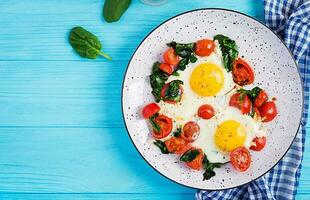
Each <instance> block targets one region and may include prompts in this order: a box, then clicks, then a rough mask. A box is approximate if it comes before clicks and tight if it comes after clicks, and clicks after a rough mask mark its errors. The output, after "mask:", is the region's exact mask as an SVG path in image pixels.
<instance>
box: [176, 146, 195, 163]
mask: <svg viewBox="0 0 310 200" xmlns="http://www.w3.org/2000/svg"><path fill="white" fill-rule="evenodd" d="M198 155H199V151H198V150H197V149H191V150H188V151H187V152H185V153H184V154H183V155H182V156H181V157H180V160H181V161H183V162H191V161H193V160H194V159H195V158H196V157H197V156H198Z"/></svg>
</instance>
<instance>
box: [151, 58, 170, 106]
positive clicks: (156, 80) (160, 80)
mask: <svg viewBox="0 0 310 200" xmlns="http://www.w3.org/2000/svg"><path fill="white" fill-rule="evenodd" d="M159 65H160V63H159V62H156V63H154V65H153V69H152V74H151V75H150V83H151V87H152V94H153V95H154V97H155V101H156V102H159V101H160V99H161V94H160V93H161V89H162V87H163V86H164V84H165V81H167V79H168V75H167V74H166V73H164V72H162V71H161V70H160V69H159Z"/></svg>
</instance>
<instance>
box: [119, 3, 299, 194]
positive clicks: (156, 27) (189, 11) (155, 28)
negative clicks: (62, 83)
mask: <svg viewBox="0 0 310 200" xmlns="http://www.w3.org/2000/svg"><path fill="white" fill-rule="evenodd" d="M200 10H216V11H227V12H231V13H236V14H240V15H243V16H245V17H248V18H250V19H252V20H254V21H256V22H258V23H259V24H261V25H263V26H264V27H266V28H267V29H269V30H270V31H271V32H272V33H273V34H274V35H275V36H276V37H277V38H278V39H279V40H280V41H281V43H282V44H283V45H284V46H285V47H286V49H287V51H288V52H289V54H290V55H291V58H292V59H293V61H294V64H295V67H296V69H297V72H298V76H299V79H300V83H301V88H302V91H301V93H302V105H301V106H302V108H301V113H300V117H299V123H298V128H297V130H296V133H295V135H294V139H293V140H292V142H291V144H290V145H289V148H287V150H286V151H285V153H284V154H283V156H282V157H281V158H280V159H278V161H277V162H276V163H275V164H274V165H273V166H272V167H271V168H270V169H269V170H267V171H266V172H264V173H263V174H262V175H260V176H258V177H257V178H255V179H253V180H250V181H248V182H246V183H242V184H239V185H236V186H233V187H227V188H220V189H205V188H200V187H192V186H189V185H186V184H183V183H180V182H178V181H176V180H173V179H172V178H170V177H168V176H166V175H164V174H163V173H161V172H160V171H159V170H158V169H156V168H155V167H153V166H152V165H151V163H150V162H149V161H148V160H146V158H145V157H144V156H143V155H142V153H141V152H140V151H139V149H138V148H137V146H136V144H135V143H134V141H133V139H132V136H131V135H130V133H129V130H128V127H127V124H126V118H125V113H124V100H123V99H124V86H125V80H126V76H127V72H128V69H129V66H130V64H131V62H132V59H133V57H134V55H135V54H136V52H137V50H138V49H139V48H140V46H141V45H142V44H143V42H144V41H145V40H146V39H147V38H148V37H149V35H151V34H152V33H153V32H154V31H155V30H157V29H158V28H159V27H161V26H162V25H164V24H165V23H166V22H168V21H170V20H172V19H174V18H176V17H179V16H181V15H184V14H188V13H192V12H196V11H200ZM303 88H304V84H303V80H302V77H301V74H300V71H299V68H298V64H297V62H296V60H295V58H294V55H293V53H292V52H291V50H290V49H289V48H288V47H287V46H286V45H285V43H284V41H283V39H282V38H281V37H280V36H279V35H277V34H276V33H275V32H274V31H273V30H272V29H271V28H270V27H268V26H267V25H266V24H264V23H263V22H261V21H259V20H258V19H256V18H254V17H252V16H250V15H248V14H245V13H242V12H239V11H236V10H232V9H226V8H213V7H212V8H198V9H192V10H188V11H185V12H181V13H179V14H177V15H174V16H172V17H169V18H168V19H166V20H164V21H163V22H161V23H160V24H158V25H157V26H155V27H154V28H153V29H152V30H151V31H150V32H148V34H147V35H145V36H144V38H143V39H142V40H141V42H140V43H139V45H138V46H137V47H136V48H135V50H134V52H133V53H132V55H131V57H130V59H129V61H128V64H127V66H126V70H125V73H124V75H123V81H122V93H121V110H122V118H123V122H124V125H125V129H126V132H127V134H128V136H129V138H130V140H131V143H132V144H133V146H134V147H135V149H136V150H137V152H138V153H139V154H140V156H141V157H142V158H143V160H144V161H145V162H146V163H147V164H148V165H149V166H150V167H151V168H153V170H155V171H156V172H157V173H159V174H160V175H161V176H163V177H165V178H166V179H168V180H170V181H172V182H174V183H177V184H178V185H181V186H185V187H187V188H191V189H198V190H206V191H221V190H228V189H233V188H237V187H241V186H244V185H246V184H249V183H251V182H254V181H256V180H258V179H259V178H261V177H263V176H264V175H266V174H267V173H268V172H269V171H271V170H272V169H273V168H274V167H275V166H276V165H277V164H278V163H279V162H280V161H281V160H282V159H283V158H284V156H285V155H286V154H287V152H288V151H289V150H290V149H291V147H292V144H293V143H294V141H295V139H296V136H297V134H298V131H299V129H300V126H301V125H302V119H303V113H304V89H303Z"/></svg>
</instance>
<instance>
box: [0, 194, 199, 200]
mask: <svg viewBox="0 0 310 200" xmlns="http://www.w3.org/2000/svg"><path fill="white" fill-rule="evenodd" d="M0 198H1V199H6V200H25V199H31V200H38V199H40V200H50V199H53V200H63V199H68V200H70V199H72V200H103V199H109V200H119V199H127V200H141V199H143V200H171V199H175V200H188V199H194V194H193V193H190V194H188V193H185V194H179V193H177V194H160V193H159V194H131V193H130V194H126V193H125V194H108V193H106V194H87V193H86V194H0Z"/></svg>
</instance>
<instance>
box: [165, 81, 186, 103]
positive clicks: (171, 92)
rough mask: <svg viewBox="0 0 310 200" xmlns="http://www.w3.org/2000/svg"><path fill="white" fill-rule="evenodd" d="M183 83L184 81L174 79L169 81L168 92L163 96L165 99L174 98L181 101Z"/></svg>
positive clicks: (173, 99)
mask: <svg viewBox="0 0 310 200" xmlns="http://www.w3.org/2000/svg"><path fill="white" fill-rule="evenodd" d="M181 84H183V81H180V80H173V81H171V82H170V83H169V86H168V88H167V90H166V94H165V96H164V97H163V99H164V100H172V101H175V102H179V101H180V100H181V93H180V92H181V91H180V85H181Z"/></svg>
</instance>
